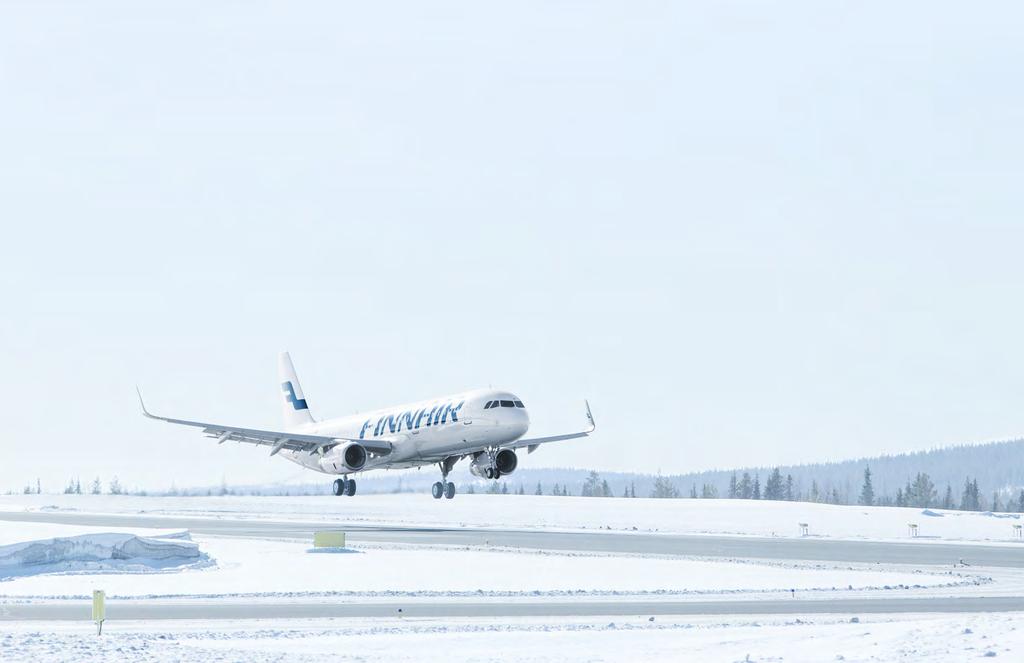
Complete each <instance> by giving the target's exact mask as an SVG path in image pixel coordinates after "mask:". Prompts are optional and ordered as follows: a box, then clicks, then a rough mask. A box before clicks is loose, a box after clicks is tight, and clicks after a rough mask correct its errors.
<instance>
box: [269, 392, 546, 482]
mask: <svg viewBox="0 0 1024 663" xmlns="http://www.w3.org/2000/svg"><path fill="white" fill-rule="evenodd" d="M488 403H496V405H493V406H492V407H490V408H485V406H486V405H487V404H488ZM529 427H530V417H529V415H528V414H527V411H526V408H525V407H524V406H523V403H522V401H520V400H519V398H518V397H517V396H515V395H513V394H511V393H509V392H507V391H501V390H494V389H478V390H474V391H467V392H463V393H460V394H453V395H451V396H444V397H442V398H434V399H430V400H426V401H420V402H418V403H409V404H406V405H397V406H395V407H390V408H385V409H381V410H374V411H372V412H367V413H365V414H355V415H352V416H349V417H341V418H338V419H328V420H325V421H317V422H313V423H309V424H304V425H302V426H297V427H295V428H294V429H290V430H288V432H291V433H303V434H308V435H323V436H330V437H338V438H351V439H356V440H364V439H365V440H367V441H378V442H389V443H390V444H391V446H392V451H391V453H389V454H387V455H385V456H371V457H370V458H369V460H368V461H367V462H366V466H365V467H363V468H361V469H362V470H363V471H365V470H370V469H374V468H380V467H385V466H386V467H394V468H400V467H413V466H417V465H423V464H425V463H430V462H437V460H438V459H441V458H444V457H448V456H455V457H460V456H464V455H467V454H472V453H476V452H479V451H482V450H485V449H488V448H493V447H499V446H501V445H502V444H508V443H510V442H514V441H515V440H517V439H519V438H520V437H522V436H523V435H525V434H526V431H527V430H529ZM333 452H334V451H333V450H332V451H328V452H327V453H326V454H325V455H324V456H323V457H319V456H316V455H311V454H309V453H306V452H301V451H282V452H281V455H282V456H285V457H286V458H288V459H289V460H291V461H293V462H296V463H298V464H299V465H302V466H303V467H307V468H310V469H314V470H318V471H320V472H326V473H330V474H349V473H350V472H351V471H350V470H346V469H345V467H344V465H343V464H341V462H340V458H339V459H337V460H338V462H337V463H336V464H335V463H332V453H333ZM338 453H340V452H338Z"/></svg>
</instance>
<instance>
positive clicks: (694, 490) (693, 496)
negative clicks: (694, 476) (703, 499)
mask: <svg viewBox="0 0 1024 663" xmlns="http://www.w3.org/2000/svg"><path fill="white" fill-rule="evenodd" d="M690 499H692V500H695V499H697V484H693V485H692V486H690Z"/></svg>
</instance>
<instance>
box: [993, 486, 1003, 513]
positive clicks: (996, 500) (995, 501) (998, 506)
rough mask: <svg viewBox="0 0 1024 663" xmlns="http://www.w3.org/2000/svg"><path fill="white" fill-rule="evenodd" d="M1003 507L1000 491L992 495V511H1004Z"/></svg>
mask: <svg viewBox="0 0 1024 663" xmlns="http://www.w3.org/2000/svg"><path fill="white" fill-rule="evenodd" d="M1002 510H1003V507H1002V505H1001V504H999V491H998V490H997V491H995V492H993V493H992V511H1002Z"/></svg>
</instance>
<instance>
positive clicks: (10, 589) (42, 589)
mask: <svg viewBox="0 0 1024 663" xmlns="http://www.w3.org/2000/svg"><path fill="white" fill-rule="evenodd" d="M28 532H32V533H33V534H34V537H33V538H35V537H40V538H41V537H46V538H45V539H43V541H42V542H41V543H40V544H37V546H41V545H43V544H45V543H47V542H50V543H51V545H53V542H57V543H58V544H59V543H62V542H65V541H69V540H74V541H77V542H78V543H79V544H80V547H86V546H85V543H86V542H95V543H96V544H97V545H100V544H103V543H107V542H109V541H110V540H112V539H116V540H117V541H122V540H125V539H126V538H127V539H129V540H135V541H161V540H162V541H164V542H165V544H169V545H177V546H184V547H190V549H189V550H186V551H184V552H181V551H179V552H181V554H182V555H184V553H185V552H189V553H190V555H191V557H189V559H188V560H185V561H180V560H175V564H177V566H176V570H177V571H178V572H177V573H166V571H167V570H168V569H167V568H166V566H167V565H160V564H153V565H152V568H150V570H152V571H155V570H158V569H159V570H163V571H165V572H164V573H152V574H147V575H139V573H141V572H142V571H144V570H145V569H139V568H134V566H133V567H132V568H130V569H128V570H127V571H129V572H124V571H121V570H120V569H119V568H118V567H116V566H112V567H109V568H107V569H106V570H107V571H108V573H107V574H105V575H104V576H103V577H102V579H100V578H97V577H96V576H95V575H94V574H95V573H97V572H99V571H101V570H103V568H102V567H98V566H97V565H96V563H95V562H89V561H81V560H79V561H78V563H77V565H59V566H58V565H54V564H48V565H39V564H26V565H25V566H23V567H22V568H20V569H6V570H7V571H8V573H6V574H5V573H3V572H2V571H4V570H5V569H0V596H6V597H48V598H66V597H86V596H89V595H90V594H91V592H92V590H93V589H94V588H95V587H98V586H99V587H102V588H103V589H104V590H106V592H107V595H108V596H111V597H186V596H192V597H194V596H203V597H210V598H212V597H218V598H222V597H237V596H241V595H249V596H278V597H280V596H292V597H297V596H332V595H360V596H388V595H394V594H403V595H424V596H430V595H433V596H437V595H444V596H450V597H455V596H458V595H460V594H461V595H467V596H472V597H480V596H481V595H487V594H490V595H494V594H500V595H506V596H515V595H520V596H534V597H535V596H545V595H548V596H550V595H567V594H569V595H582V594H587V595H591V596H592V595H596V594H602V593H604V594H619V595H623V594H631V595H641V594H655V595H681V594H701V595H706V594H712V593H719V594H721V593H738V592H743V593H751V592H765V591H769V592H770V591H783V590H784V591H788V590H791V589H795V590H800V591H801V592H803V591H808V590H828V591H832V590H846V591H850V590H862V589H890V588H896V589H903V588H906V587H912V588H921V587H937V586H946V585H950V584H959V583H962V582H964V581H965V579H967V578H971V577H972V576H971V575H970V574H966V575H952V576H951V575H947V574H939V573H935V574H931V573H913V572H911V571H909V570H890V569H873V568H852V567H850V565H840V566H838V567H829V566H828V565H813V566H808V565H798V564H783V563H774V564H766V563H751V562H735V561H734V562H730V561H706V560H693V559H682V558H676V557H668V556H650V555H647V556H640V555H627V554H591V553H577V552H549V551H535V550H515V549H497V548H467V547H444V546H410V545H396V544H390V545H368V544H362V545H356V546H350V547H349V548H347V549H345V550H344V551H337V552H335V551H329V552H323V551H316V550H312V549H311V548H310V546H309V544H308V543H300V542H291V541H266V540H258V539H238V538H230V537H215V536H198V535H197V536H194V537H192V538H193V540H194V543H189V542H185V541H181V540H180V539H178V538H165V539H160V538H156V537H161V536H167V534H166V532H162V531H159V530H154V531H150V532H147V531H146V530H143V529H139V528H134V529H133V530H132V534H111V533H108V532H107V530H106V529H104V528H90V527H82V526H69V525H58V524H49V523H12V522H4V521H0V541H5V542H8V541H10V540H11V539H12V538H15V537H17V536H19V535H22V536H24V535H26V534H27V533H28ZM140 534H141V535H143V536H148V537H149V538H142V539H140V538H138V535H140ZM71 536H74V538H73V539H69V538H67V537H71ZM53 537H63V538H53ZM196 545H198V546H199V549H200V550H201V551H202V559H203V560H205V559H206V557H207V556H208V557H209V558H210V560H212V562H211V563H210V564H207V565H196V564H195V562H196V561H198V559H199V557H198V555H199V553H198V552H197V551H196V550H195V549H194V548H195V546H196ZM23 546H24V544H16V545H8V546H4V547H0V552H2V551H3V550H5V549H11V550H14V549H20V548H21V547H23ZM93 547H95V546H89V548H90V553H91V552H92V550H91V549H92V548H93ZM108 547H109V546H108ZM62 550H63V548H62ZM131 561H132V560H128V562H126V563H130V562H131ZM136 564H137V563H136ZM86 572H88V574H86Z"/></svg>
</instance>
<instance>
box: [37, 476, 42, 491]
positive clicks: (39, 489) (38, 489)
mask: <svg viewBox="0 0 1024 663" xmlns="http://www.w3.org/2000/svg"><path fill="white" fill-rule="evenodd" d="M42 494H43V484H41V483H39V477H36V495H42Z"/></svg>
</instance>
